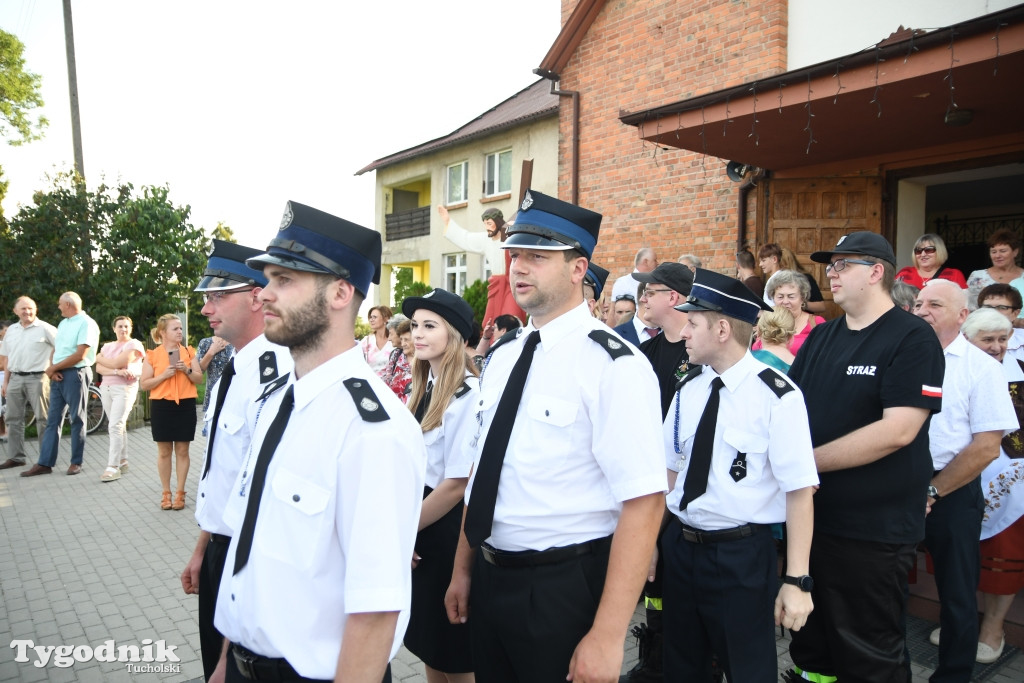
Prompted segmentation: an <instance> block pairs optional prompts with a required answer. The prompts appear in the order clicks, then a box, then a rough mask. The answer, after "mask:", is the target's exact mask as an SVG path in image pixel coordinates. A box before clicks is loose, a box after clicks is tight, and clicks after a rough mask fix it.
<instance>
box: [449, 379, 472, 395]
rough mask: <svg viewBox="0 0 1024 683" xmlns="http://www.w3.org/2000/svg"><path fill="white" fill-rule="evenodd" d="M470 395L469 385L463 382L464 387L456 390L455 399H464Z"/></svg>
mask: <svg viewBox="0 0 1024 683" xmlns="http://www.w3.org/2000/svg"><path fill="white" fill-rule="evenodd" d="M468 393H469V384H467V383H466V382H463V383H462V386H461V387H459V388H458V389H456V390H455V394H454V395H453V398H462V397H463V396H465V395H466V394H468Z"/></svg>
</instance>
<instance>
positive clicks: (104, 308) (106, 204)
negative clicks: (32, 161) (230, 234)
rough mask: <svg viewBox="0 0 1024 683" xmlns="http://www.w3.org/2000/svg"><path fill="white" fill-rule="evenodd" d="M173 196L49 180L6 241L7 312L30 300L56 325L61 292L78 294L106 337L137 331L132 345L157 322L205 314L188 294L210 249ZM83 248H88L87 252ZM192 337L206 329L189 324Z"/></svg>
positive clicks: (162, 190)
mask: <svg viewBox="0 0 1024 683" xmlns="http://www.w3.org/2000/svg"><path fill="white" fill-rule="evenodd" d="M168 192H169V190H168V188H167V187H156V186H150V187H143V188H142V189H141V191H136V190H135V188H134V186H133V185H131V184H130V183H125V184H121V185H119V186H118V187H116V188H112V187H108V186H106V185H100V186H99V187H98V188H96V189H95V190H93V191H90V190H88V189H87V188H86V186H85V183H84V182H83V181H82V180H81V178H80V177H79V176H77V175H76V174H74V173H62V174H59V175H58V176H56V177H55V178H53V179H52V187H51V188H50V189H48V190H46V191H40V192H36V193H35V195H34V196H33V204H32V205H29V206H22V207H21V209H20V210H19V211H18V213H17V215H15V216H13V217H12V218H11V219H10V223H9V226H8V228H7V230H5V231H3V232H2V233H0V291H2V292H3V293H4V297H5V299H7V300H6V301H3V302H0V304H2V307H3V309H4V310H7V311H10V310H11V308H12V307H13V306H14V300H15V299H16V298H17V297H18V296H21V295H26V296H30V297H32V298H33V299H35V301H36V303H37V304H38V305H39V317H40V318H42V319H44V320H47V321H49V322H53V323H56V322H57V321H58V319H59V314H58V312H57V299H58V297H59V296H60V294H61V293H62V292H65V291H74V292H78V294H80V295H81V297H82V301H83V303H84V307H85V310H86V311H87V312H88V313H89V315H91V316H92V317H93V318H94V319H95V320H96V322H97V323H98V324H99V326H100V330H101V331H103V338H104V339H108V338H110V336H111V335H110V333H109V330H110V326H111V323H112V322H113V319H114V317H116V316H118V315H127V316H129V317H130V318H131V319H132V320H133V321H134V322H135V332H134V334H133V336H135V337H136V338H139V339H145V338H147V334H148V331H149V329H150V327H152V326H153V325H154V324H155V323H156V319H157V318H158V317H159V316H161V315H162V314H164V313H170V312H176V311H181V310H182V309H183V304H184V303H185V301H188V304H189V308H190V309H191V310H192V311H199V309H200V308H201V307H202V299H201V298H200V297H199V295H197V294H195V293H193V292H192V288H193V287H194V286H195V284H196V283H197V282H198V281H199V279H200V277H201V275H202V271H203V268H204V266H205V264H206V246H207V244H208V240H207V237H206V235H205V234H204V233H203V231H202V230H201V229H199V228H196V227H193V226H192V224H191V223H190V222H189V213H190V211H191V209H190V207H189V206H174V204H173V203H172V202H171V201H170V200H169V199H168ZM85 245H91V249H89V248H86V247H85ZM190 322H191V327H190V330H189V331H190V333H191V335H190V336H192V337H193V340H194V339H195V338H198V336H199V334H197V333H201V332H203V331H204V330H208V327H206V325H205V319H204V318H202V316H199V315H193V316H191V320H190Z"/></svg>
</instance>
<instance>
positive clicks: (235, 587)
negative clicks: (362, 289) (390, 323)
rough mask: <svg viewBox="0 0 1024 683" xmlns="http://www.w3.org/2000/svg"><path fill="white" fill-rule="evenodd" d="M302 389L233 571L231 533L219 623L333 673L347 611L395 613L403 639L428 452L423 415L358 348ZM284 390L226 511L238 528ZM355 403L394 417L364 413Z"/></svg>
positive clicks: (263, 421)
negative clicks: (246, 548)
mask: <svg viewBox="0 0 1024 683" xmlns="http://www.w3.org/2000/svg"><path fill="white" fill-rule="evenodd" d="M347 379H354V380H356V381H357V382H358V383H359V384H360V387H359V390H360V391H362V390H364V389H365V387H366V386H368V387H369V388H370V389H371V390H372V392H373V393H374V394H375V396H376V401H374V400H371V399H369V398H366V397H364V398H362V399H354V398H353V395H352V393H350V391H349V390H348V389H347V388H346V387H345V385H344V384H343V382H344V381H345V380H347ZM363 383H365V385H364V384H363ZM353 384H355V382H353ZM294 387H295V389H294V391H295V408H294V410H293V412H292V414H291V417H290V419H289V421H288V426H287V428H286V429H285V432H284V435H283V437H282V440H281V443H280V444H279V445H278V447H277V449H276V452H275V454H274V457H273V460H272V461H271V463H270V466H269V468H268V470H267V478H266V486H265V487H264V489H263V495H262V498H261V501H260V511H259V517H258V518H257V522H256V529H255V534H254V538H253V544H252V550H251V554H250V556H249V561H248V563H247V564H246V566H245V567H244V568H243V569H242V570H241V571H240V572H239V573H238V574H237V575H235V574H233V570H234V564H235V553H236V551H237V546H238V535H237V533H233V534H232V536H233V538H232V541H231V545H230V546H228V554H227V558H226V560H225V567H224V577H223V580H222V582H221V586H220V592H219V594H218V596H217V610H216V617H215V621H214V623H215V625H216V627H217V629H218V630H219V631H220V632H221V633H223V634H224V636H225V637H226V638H228V639H229V640H230V641H231V642H234V643H239V644H240V645H242V646H243V647H245V648H246V649H249V650H251V651H253V652H256V653H258V654H260V655H263V656H266V657H284V658H285V659H287V660H288V662H289V663H290V664H291V665H292V666H293V667H294V668H295V670H296V671H298V673H299V674H300V675H302V676H304V677H307V678H319V679H333V678H334V673H335V670H336V668H337V663H338V656H339V654H340V652H341V644H342V639H343V638H344V635H345V622H346V619H347V615H349V614H353V613H361V612H399V613H400V614H399V619H398V626H397V628H396V631H395V637H394V641H393V644H392V648H391V656H392V657H393V656H394V655H395V653H396V652H397V651H398V648H399V647H400V645H401V642H402V637H403V635H404V634H405V628H406V626H407V625H408V622H409V604H410V598H411V594H412V576H411V570H410V564H409V563H410V558H412V553H413V547H414V544H415V540H416V528H417V525H418V523H419V517H420V504H421V502H422V498H423V478H424V470H425V467H426V453H425V451H424V447H423V438H422V436H421V433H420V428H419V425H418V424H417V423H416V419H415V418H414V417H413V416H412V414H411V413H410V412H409V410H408V409H407V408H406V407H405V406H404V405H402V402H401V401H400V400H399V399H398V397H397V396H395V395H394V393H393V392H392V391H391V390H390V389H388V387H387V386H386V385H385V384H384V383H383V382H382V381H381V380H380V379H379V378H378V377H377V376H376V375H375V374H374V373H373V372H372V371H371V370H370V369H369V367H368V366H367V365H366V362H365V361H364V360H363V355H362V352H361V351H360V350H359V349H358V348H355V347H353V348H352V349H350V350H348V351H346V352H344V353H342V354H340V355H338V356H335V357H334V358H332V359H331V360H329V361H327V362H326V363H324V364H322V365H320V366H319V367H317V368H315V369H314V370H313V371H312V372H309V373H308V374H306V375H305V376H303V377H301V378H299V379H297V380H295V382H294ZM284 394H285V392H284V391H277V392H275V394H274V397H275V398H276V399H277V400H273V401H270V402H268V403H267V405H266V406H265V407H264V411H270V410H273V412H272V413H270V414H267V415H264V416H263V417H261V418H260V421H259V424H258V425H257V428H256V434H255V435H254V438H253V446H252V449H251V451H250V452H251V458H247V460H246V461H245V462H243V464H242V471H241V473H240V474H239V477H238V480H237V481H236V483H235V485H234V486H233V491H232V494H231V500H230V501H229V503H228V506H227V508H226V509H225V513H224V518H225V521H226V522H227V523H228V525H229V526H230V527H232V529H234V530H235V531H236V532H237V531H238V530H240V529H241V525H242V520H243V519H244V517H245V507H246V505H247V501H248V499H247V497H246V496H247V495H248V494H249V492H250V490H251V487H250V486H249V480H250V479H251V474H252V466H253V465H254V464H255V460H256V455H257V453H258V452H259V447H260V445H261V444H262V441H263V438H264V436H265V434H266V431H267V429H268V428H269V425H270V424H271V423H272V422H273V417H272V416H273V415H276V414H277V408H278V404H279V403H280V397H283V395H284ZM357 401H358V402H359V403H360V404H361V405H362V408H363V410H369V411H372V412H376V411H378V410H383V411H384V412H386V413H387V414H388V416H389V419H387V420H384V421H381V422H368V421H366V420H364V419H363V418H362V417H361V415H360V412H359V410H358V409H357V407H356V406H357ZM268 418H270V419H268Z"/></svg>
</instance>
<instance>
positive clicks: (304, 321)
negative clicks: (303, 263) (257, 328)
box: [264, 287, 330, 354]
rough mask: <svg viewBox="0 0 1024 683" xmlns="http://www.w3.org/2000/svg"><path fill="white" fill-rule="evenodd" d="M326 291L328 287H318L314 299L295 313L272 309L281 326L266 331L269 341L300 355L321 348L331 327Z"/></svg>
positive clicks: (294, 311)
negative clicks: (327, 310)
mask: <svg viewBox="0 0 1024 683" xmlns="http://www.w3.org/2000/svg"><path fill="white" fill-rule="evenodd" d="M326 291H327V288H326V287H317V288H316V294H314V295H313V298H312V299H310V300H309V301H308V302H307V303H305V304H303V305H302V306H300V307H298V308H296V309H295V310H293V311H287V312H286V311H281V310H279V309H274V308H271V312H273V313H276V314H277V315H278V316H279V320H278V322H279V323H280V324H278V325H275V326H274V329H271V328H269V327H268V328H267V329H266V330H265V331H264V334H265V335H266V337H267V339H268V340H269V341H272V342H273V343H275V344H280V345H281V346H284V347H287V348H288V349H291V351H292V352H293V353H299V354H301V353H303V352H305V351H309V350H310V349H313V348H316V347H317V346H319V345H320V342H321V341H322V340H323V338H324V334H326V332H327V329H328V327H329V326H330V325H329V322H328V318H327V313H326V310H325V309H326V308H327V296H326Z"/></svg>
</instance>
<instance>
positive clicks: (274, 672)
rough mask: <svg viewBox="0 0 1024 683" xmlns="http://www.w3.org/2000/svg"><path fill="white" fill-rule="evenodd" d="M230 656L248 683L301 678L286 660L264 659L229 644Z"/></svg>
mask: <svg viewBox="0 0 1024 683" xmlns="http://www.w3.org/2000/svg"><path fill="white" fill-rule="evenodd" d="M231 654H232V655H233V656H234V658H235V665H236V666H237V667H238V672H239V673H240V674H242V677H243V678H246V679H248V680H250V681H294V680H298V679H301V678H302V676H300V675H299V673H298V672H297V671H296V670H295V669H293V668H292V665H291V664H289V663H288V660H286V659H280V658H271V657H264V656H263V655H258V654H256V653H255V652H249V651H248V650H246V649H245V648H244V647H242V646H241V645H239V644H237V643H231Z"/></svg>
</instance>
